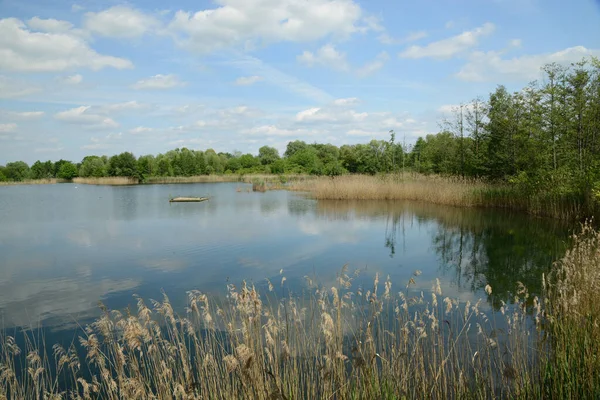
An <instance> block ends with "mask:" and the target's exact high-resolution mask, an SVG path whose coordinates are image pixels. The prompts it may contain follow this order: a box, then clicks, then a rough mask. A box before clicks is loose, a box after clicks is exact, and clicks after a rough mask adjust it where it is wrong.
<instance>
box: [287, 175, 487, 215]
mask: <svg viewBox="0 0 600 400" xmlns="http://www.w3.org/2000/svg"><path fill="white" fill-rule="evenodd" d="M484 187H485V185H484V184H483V183H480V182H477V181H470V180H463V179H458V178H454V179H452V178H442V177H439V176H425V175H413V174H410V175H408V174H407V175H380V176H370V175H343V176H339V177H319V178H314V179H312V180H305V181H299V182H295V183H292V184H291V185H290V189H292V190H298V191H306V192H310V194H311V196H313V197H314V198H315V199H318V200H417V201H427V202H430V203H435V204H445V205H453V206H467V207H469V206H474V205H477V203H476V198H474V197H473V195H472V194H473V193H474V191H476V190H478V189H483V188H484Z"/></svg>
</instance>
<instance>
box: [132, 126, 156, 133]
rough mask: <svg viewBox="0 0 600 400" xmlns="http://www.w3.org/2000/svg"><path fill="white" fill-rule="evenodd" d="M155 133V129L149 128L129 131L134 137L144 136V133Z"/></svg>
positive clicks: (136, 128)
mask: <svg viewBox="0 0 600 400" xmlns="http://www.w3.org/2000/svg"><path fill="white" fill-rule="evenodd" d="M152 131H154V128H149V127H147V126H137V127H135V128H133V129H130V130H129V133H131V134H132V135H142V134H144V133H150V132H152Z"/></svg>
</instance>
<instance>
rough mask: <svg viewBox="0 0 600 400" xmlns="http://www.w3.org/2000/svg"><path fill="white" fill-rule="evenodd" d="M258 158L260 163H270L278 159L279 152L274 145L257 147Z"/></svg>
mask: <svg viewBox="0 0 600 400" xmlns="http://www.w3.org/2000/svg"><path fill="white" fill-rule="evenodd" d="M258 158H259V159H260V163H261V164H262V165H271V164H273V163H274V162H275V161H277V160H279V158H280V157H279V152H278V151H277V149H276V148H275V147H269V146H262V147H261V148H260V149H258Z"/></svg>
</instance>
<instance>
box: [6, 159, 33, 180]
mask: <svg viewBox="0 0 600 400" xmlns="http://www.w3.org/2000/svg"><path fill="white" fill-rule="evenodd" d="M4 175H5V176H6V178H7V179H8V180H9V181H16V182H20V181H23V180H25V179H29V165H27V163H25V162H23V161H15V162H10V163H7V164H6V166H5V167H4Z"/></svg>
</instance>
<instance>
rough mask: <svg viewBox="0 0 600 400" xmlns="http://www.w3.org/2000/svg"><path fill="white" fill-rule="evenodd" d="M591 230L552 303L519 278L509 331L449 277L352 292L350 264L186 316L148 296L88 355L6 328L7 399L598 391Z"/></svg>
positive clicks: (87, 339) (84, 338) (94, 341)
mask: <svg viewBox="0 0 600 400" xmlns="http://www.w3.org/2000/svg"><path fill="white" fill-rule="evenodd" d="M586 229H587V231H586V232H584V233H585V234H584V235H583V236H581V237H579V238H576V240H575V243H576V244H575V247H574V250H573V252H572V253H570V255H567V256H566V257H565V259H564V260H563V261H562V263H560V264H559V265H558V266H557V269H556V273H555V275H553V276H552V277H551V279H550V280H549V281H547V282H548V285H549V286H548V293H549V294H550V296H549V297H548V298H547V300H546V301H539V300H538V299H537V298H536V299H533V301H531V299H528V297H529V294H528V292H527V290H526V289H525V288H524V287H523V286H519V287H518V288H517V290H516V291H515V299H514V300H515V304H513V305H503V306H502V308H501V311H502V315H504V318H505V326H504V328H503V329H500V328H499V327H498V326H497V323H498V321H495V320H493V319H490V318H489V315H486V313H485V312H484V311H483V310H482V309H483V308H484V307H483V304H482V303H481V302H480V301H478V302H476V303H471V302H466V304H465V303H459V302H458V301H457V300H455V299H451V298H449V297H444V295H443V294H442V290H441V287H440V283H439V281H434V282H433V287H432V290H431V292H430V293H427V294H424V293H422V292H420V291H417V290H415V280H418V279H419V278H418V276H419V274H420V273H419V272H418V271H415V273H414V275H413V276H412V277H411V278H410V280H409V282H408V283H407V284H406V285H403V286H401V287H396V286H395V285H392V282H391V281H390V280H389V278H388V279H386V280H385V282H380V280H379V277H378V276H376V277H375V281H374V282H373V286H371V287H362V286H359V287H355V288H353V279H354V276H353V274H350V273H348V272H347V269H346V268H344V269H343V270H342V272H341V273H340V275H339V278H338V280H337V283H336V284H335V285H334V287H331V288H323V287H316V286H313V284H312V282H311V281H310V280H307V284H308V286H309V288H310V290H308V293H307V294H306V295H303V296H296V297H285V298H277V296H276V295H275V293H277V292H279V290H280V289H281V290H282V291H283V288H284V287H285V286H286V284H285V278H282V279H281V281H280V283H277V284H276V285H275V284H273V283H271V282H270V281H268V288H269V289H268V290H269V291H268V292H267V291H266V292H265V293H263V294H262V295H261V294H259V292H258V291H257V290H256V289H255V288H254V287H253V286H248V285H247V284H245V283H244V284H242V285H241V286H240V287H236V286H234V285H232V284H230V285H228V296H227V299H226V300H224V301H220V302H219V301H215V300H211V299H209V298H208V297H207V296H206V295H205V294H203V293H200V292H198V291H191V292H189V293H188V302H189V306H188V308H187V312H186V315H185V316H179V315H177V314H175V312H174V311H173V307H172V306H171V303H170V302H169V299H168V298H167V297H166V296H165V297H164V299H163V300H162V302H153V303H152V307H148V306H147V305H146V304H145V302H144V301H143V300H142V299H139V298H138V299H137V313H133V314H132V313H130V312H127V313H120V312H117V311H112V312H109V311H106V310H104V312H103V314H102V316H101V317H100V318H99V319H98V320H97V321H95V322H94V323H93V324H91V325H90V326H88V327H87V328H86V329H85V332H84V333H83V334H82V335H81V337H80V338H79V345H80V346H81V347H82V348H83V349H84V350H85V352H86V357H85V359H83V358H79V356H78V354H79V352H78V348H77V346H76V345H75V344H72V345H71V346H69V347H63V346H60V345H55V346H54V347H53V356H47V355H45V354H43V353H42V352H41V351H40V349H39V348H37V347H36V346H35V345H34V343H37V342H36V341H35V340H33V339H34V338H29V339H30V340H28V341H27V342H26V343H27V345H26V346H25V348H24V349H21V348H20V347H19V346H18V345H17V344H16V342H15V340H14V339H13V338H12V337H4V338H2V342H1V343H2V344H1V346H0V396H2V395H4V396H6V397H8V398H18V399H37V398H42V397H44V398H58V396H59V395H60V396H62V398H67V397H69V398H71V397H74V398H83V399H91V398H107V399H120V398H127V399H148V398H156V399H198V398H203V399H239V398H248V399H265V400H266V399H324V398H338V399H353V398H360V399H391V398H407V399H413V398H418V399H421V398H431V399H446V398H455V399H457V398H477V399H488V398H523V399H525V398H598V394H599V393H600V380H599V377H600V368H598V367H600V366H599V365H598V363H599V361H598V357H597V355H598V354H600V353H599V351H600V340H599V339H600V337H599V336H598V329H599V328H598V323H599V320H598V317H599V315H598V312H599V308H598V305H599V304H600V296H599V295H598V289H599V286H598V285H599V280H600V274H599V273H598V268H594V267H597V266H598V263H599V262H600V256H599V253H598V245H599V241H600V234H598V233H596V232H593V231H592V230H591V228H589V227H588V228H586ZM584 264H585V265H584ZM581 267H583V268H581ZM580 271H582V272H580ZM276 286H281V288H279V287H276ZM394 288H395V289H394ZM485 291H486V295H487V296H488V297H490V298H493V296H494V293H493V290H492V288H491V287H489V286H487V287H486V288H485ZM530 304H532V305H530ZM562 322H568V323H569V324H572V325H569V331H568V332H565V333H568V334H563V331H562V330H561V329H562V328H561V325H560V323H562ZM578 324H581V327H579V326H578ZM503 325H504V323H503ZM586 329H587V330H588V331H587V332H586ZM543 334H549V335H550V340H544V335H543ZM588 339H593V340H589V341H588ZM36 340H37V339H36ZM573 344H576V345H577V346H575V347H574V346H572V345H573ZM584 345H585V346H586V347H585V348H584V347H582V346H584ZM22 351H24V352H25V353H26V357H23V358H21V352H22ZM21 362H23V363H24V364H23V366H22V365H21ZM21 368H23V369H21ZM84 371H85V372H84ZM58 377H60V378H58ZM67 390H68V392H67ZM61 391H62V392H61Z"/></svg>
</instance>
